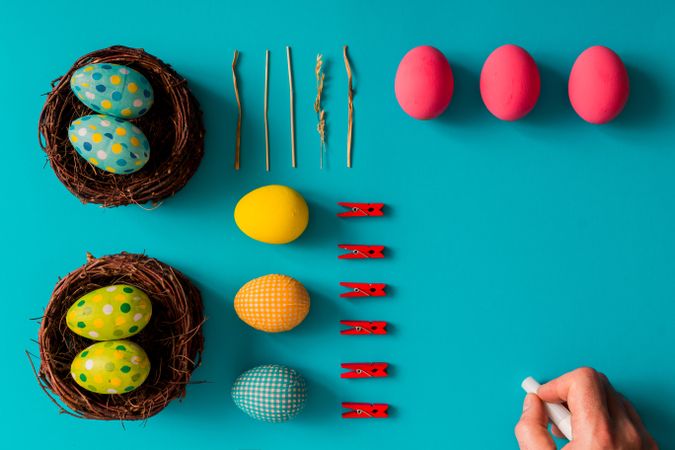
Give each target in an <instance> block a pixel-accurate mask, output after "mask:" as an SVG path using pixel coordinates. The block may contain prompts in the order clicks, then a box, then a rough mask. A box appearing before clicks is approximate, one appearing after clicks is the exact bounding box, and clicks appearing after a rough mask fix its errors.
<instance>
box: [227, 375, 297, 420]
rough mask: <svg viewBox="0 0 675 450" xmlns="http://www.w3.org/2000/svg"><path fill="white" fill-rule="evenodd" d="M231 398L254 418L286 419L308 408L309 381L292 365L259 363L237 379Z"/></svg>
mask: <svg viewBox="0 0 675 450" xmlns="http://www.w3.org/2000/svg"><path fill="white" fill-rule="evenodd" d="M232 399H233V400H234V403H235V404H236V405H237V406H238V407H239V408H240V409H241V410H242V411H244V412H245V413H246V414H248V415H249V416H251V417H253V418H254V419H258V420H262V421H264V422H285V421H287V420H290V419H292V418H294V417H295V416H297V415H298V414H299V413H300V411H302V409H303V408H304V407H305V402H306V401H307V383H306V382H305V379H304V378H303V377H302V375H300V374H299V373H298V372H297V371H295V370H293V369H291V368H290V367H286V366H281V365H277V364H268V365H264V366H258V367H254V368H253V369H250V370H247V371H246V372H244V373H242V374H241V375H239V377H238V378H237V379H236V380H235V382H234V385H233V386H232Z"/></svg>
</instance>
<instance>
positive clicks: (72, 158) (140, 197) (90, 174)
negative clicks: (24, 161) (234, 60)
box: [39, 46, 204, 207]
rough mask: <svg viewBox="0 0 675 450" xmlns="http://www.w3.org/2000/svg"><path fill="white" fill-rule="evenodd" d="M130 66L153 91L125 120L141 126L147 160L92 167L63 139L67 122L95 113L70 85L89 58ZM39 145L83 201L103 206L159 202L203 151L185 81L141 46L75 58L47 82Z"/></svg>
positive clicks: (194, 107)
mask: <svg viewBox="0 0 675 450" xmlns="http://www.w3.org/2000/svg"><path fill="white" fill-rule="evenodd" d="M104 62H107V63H115V64H122V65H126V66H129V67H131V68H133V69H136V70H137V71H138V72H140V73H141V74H143V75H144V76H145V77H146V78H147V79H148V81H149V82H150V84H151V85H152V88H153V90H154V94H155V102H154V105H153V106H152V108H150V110H149V111H148V112H147V113H146V114H145V115H143V116H142V117H139V118H137V119H132V120H130V122H132V123H134V124H136V125H137V126H138V127H139V128H140V129H141V130H143V132H144V134H145V136H146V137H147V138H148V141H149V143H150V150H151V154H150V160H149V161H148V163H147V164H146V165H145V166H144V167H143V169H141V170H139V171H138V172H135V173H132V174H128V175H119V174H113V173H109V172H106V171H104V170H101V169H97V168H95V167H94V166H92V165H91V164H89V163H88V162H87V161H85V160H84V159H83V158H82V157H81V156H80V155H78V154H77V152H76V151H75V149H74V148H73V147H72V145H71V144H70V142H69V141H68V127H69V125H70V123H71V122H72V121H73V120H75V119H76V118H78V117H81V116H85V115H88V114H95V112H94V111H91V110H90V109H88V108H87V107H86V106H85V105H84V104H83V103H81V102H80V101H79V100H78V99H77V97H76V96H75V94H73V92H72V90H71V89H70V78H71V76H72V75H73V72H75V71H76V70H77V69H79V68H81V67H83V66H86V65H87V64H92V63H104ZM39 138H40V146H41V147H42V148H43V149H44V151H45V152H46V153H47V157H48V158H49V163H50V164H51V166H52V168H53V169H54V172H55V173H56V176H57V177H58V178H59V180H61V182H62V183H63V184H64V185H65V186H66V188H68V190H69V191H70V192H72V193H73V194H74V195H75V196H76V197H77V198H79V199H80V200H81V201H82V202H83V203H97V204H100V205H102V206H105V207H110V206H120V205H128V204H132V203H133V204H144V203H148V202H152V203H155V204H156V203H159V202H160V201H161V200H163V199H165V198H167V197H170V196H172V195H174V194H175V193H176V192H178V191H179V190H180V189H181V188H182V187H183V186H185V184H186V183H187V182H188V180H189V179H190V178H191V177H192V175H193V174H194V173H195V172H196V171H197V168H198V167H199V163H200V161H201V159H202V156H203V154H204V125H203V123H202V112H201V110H200V108H199V103H198V102H197V100H196V99H195V97H194V96H193V95H192V93H191V92H190V89H189V88H188V85H187V81H186V80H185V78H183V77H181V76H180V75H179V74H178V73H176V71H175V70H173V69H172V68H171V66H169V65H168V64H166V63H164V62H163V61H161V60H160V59H158V58H156V57H154V56H152V55H150V54H148V53H146V52H145V51H143V50H142V49H136V48H128V47H123V46H114V47H109V48H105V49H103V50H97V51H94V52H91V53H89V54H87V55H84V56H83V57H81V58H80V59H78V60H77V61H76V62H75V64H73V66H72V67H71V68H70V69H69V70H68V72H67V73H66V74H65V75H63V76H61V77H59V78H57V79H56V80H54V81H53V82H52V91H51V92H50V93H49V94H48V95H47V101H46V102H45V105H44V107H43V109H42V114H41V115H40V123H39Z"/></svg>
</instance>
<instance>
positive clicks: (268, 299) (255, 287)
mask: <svg viewBox="0 0 675 450" xmlns="http://www.w3.org/2000/svg"><path fill="white" fill-rule="evenodd" d="M309 303H310V302H309V294H308V293H307V289H305V287H304V286H303V285H302V283H300V282H299V281H298V280H296V279H294V278H291V277H289V276H287V275H265V276H263V277H260V278H256V279H254V280H251V281H249V282H248V283H246V284H245V285H243V286H242V287H241V289H239V292H237V295H236V296H235V297H234V309H235V311H236V312H237V315H238V316H239V318H240V319H241V320H243V321H244V322H246V323H247V324H248V325H250V326H252V327H253V328H255V329H256V330H261V331H267V332H268V333H279V332H282V331H289V330H292V329H293V328H295V327H296V326H298V325H300V323H301V322H302V321H303V320H304V319H305V317H307V314H308V313H309Z"/></svg>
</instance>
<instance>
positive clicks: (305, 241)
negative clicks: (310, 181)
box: [294, 191, 347, 248]
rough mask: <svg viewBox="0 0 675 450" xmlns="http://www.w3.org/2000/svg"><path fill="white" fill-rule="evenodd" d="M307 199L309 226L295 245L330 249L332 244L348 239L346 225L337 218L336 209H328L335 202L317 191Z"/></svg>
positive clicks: (307, 196) (308, 195)
mask: <svg viewBox="0 0 675 450" xmlns="http://www.w3.org/2000/svg"><path fill="white" fill-rule="evenodd" d="M306 199H307V205H308V206H309V224H308V225H307V229H306V230H305V232H304V233H303V235H302V236H301V237H300V239H298V240H297V241H296V242H294V245H296V244H297V245H299V246H311V247H317V246H324V247H329V246H331V244H332V245H337V244H338V243H341V242H342V240H343V239H345V238H346V237H347V236H346V232H345V227H344V224H343V222H342V221H341V220H340V218H339V217H337V214H336V212H335V211H336V209H335V208H333V209H329V207H328V205H332V204H335V202H334V201H332V200H330V199H328V198H326V197H325V196H322V195H321V194H318V193H317V192H316V191H314V192H312V193H310V194H307V195H306ZM335 248H337V247H335Z"/></svg>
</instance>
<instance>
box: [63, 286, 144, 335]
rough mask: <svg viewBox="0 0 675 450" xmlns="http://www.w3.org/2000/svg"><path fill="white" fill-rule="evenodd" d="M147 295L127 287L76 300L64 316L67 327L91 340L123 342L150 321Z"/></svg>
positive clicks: (110, 289)
mask: <svg viewBox="0 0 675 450" xmlns="http://www.w3.org/2000/svg"><path fill="white" fill-rule="evenodd" d="M151 316H152V304H151V303H150V299H149V298H148V296H147V295H146V294H145V293H144V292H142V291H140V290H138V289H136V288H134V287H132V286H128V285H117V286H108V287H104V288H100V289H97V290H95V291H92V292H90V293H89V294H87V295H85V296H83V297H82V298H81V299H79V300H78V301H77V302H76V303H75V304H74V305H73V306H72V307H71V308H70V309H69V310H68V313H67V314H66V324H67V325H68V328H70V329H71V330H73V331H74V332H75V333H77V334H79V335H80V336H83V337H86V338H89V339H94V340H108V339H122V338H126V337H130V336H133V335H134V334H136V333H138V332H140V331H141V330H142V329H143V328H144V327H145V326H146V325H147V324H148V322H149V321H150V317H151Z"/></svg>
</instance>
